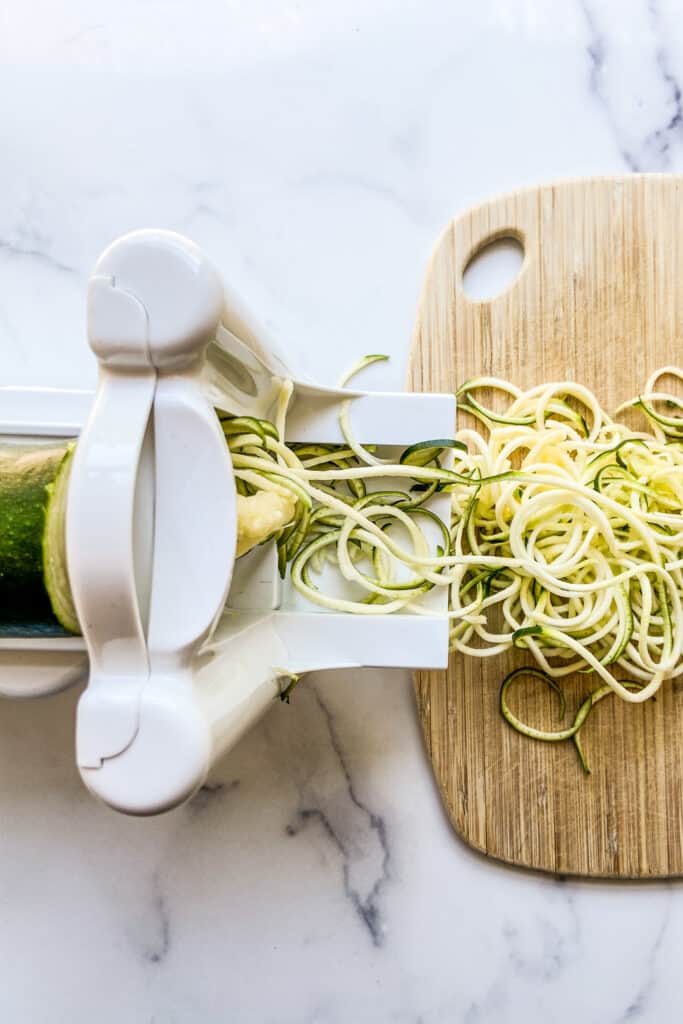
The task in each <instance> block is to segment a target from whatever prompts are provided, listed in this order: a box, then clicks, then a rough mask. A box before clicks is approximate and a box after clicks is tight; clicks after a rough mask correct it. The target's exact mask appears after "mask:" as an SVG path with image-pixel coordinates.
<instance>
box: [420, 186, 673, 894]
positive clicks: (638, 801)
mask: <svg viewBox="0 0 683 1024" xmlns="http://www.w3.org/2000/svg"><path fill="white" fill-rule="evenodd" d="M506 234H512V235H516V236H517V237H520V238H522V239H523V244H524V248H525V259H524V264H523V267H522V271H521V272H520V274H519V275H518V277H517V279H516V281H515V282H514V283H513V284H512V286H511V287H510V289H509V290H508V291H507V292H505V293H503V294H502V295H499V296H496V297H495V298H494V299H493V300H491V301H490V302H470V301H468V300H467V298H466V297H465V295H464V293H463V292H462V288H461V287H460V282H461V277H462V271H463V269H464V266H465V265H466V263H467V261H468V260H469V259H470V258H471V256H472V254H473V252H475V251H476V250H477V248H479V247H481V245H482V244H485V243H486V242H487V241H489V240H491V239H493V238H495V237H501V236H504V235H506ZM629 345H630V347H629ZM675 362H678V363H679V364H680V363H683V175H661V174H638V175H620V176H618V177H609V176H605V177H598V178H588V179H584V180H581V179H578V180H576V179H573V180H567V181H559V182H555V183H551V184H547V185H541V186H538V187H536V188H534V187H531V188H525V189H521V190H519V191H517V192H511V193H508V194H506V195H501V196H499V197H497V198H494V199H492V200H491V201H489V202H483V203H480V204H478V205H476V206H474V207H472V208H471V209H469V210H466V211H465V212H464V213H462V214H461V215H459V216H456V217H454V218H453V219H452V220H451V221H449V223H448V224H447V226H446V228H445V229H444V231H442V233H441V235H440V236H439V239H438V241H437V243H436V246H435V249H434V252H433V255H432V258H431V260H430V262H429V264H428V268H427V272H426V276H425V280H424V283H423V287H422V291H421V297H420V301H419V306H418V312H417V317H416V322H415V329H414V332H413V339H412V344H411V352H410V357H409V386H410V387H411V388H412V389H413V390H417V391H427V390H430V391H455V390H456V389H457V386H458V384H459V383H462V381H463V380H466V379H467V378H468V377H470V376H473V375H475V374H477V375H478V374H482V373H486V374H497V375H499V376H505V377H508V378H510V379H512V380H516V382H517V383H519V384H522V385H526V386H531V385H532V384H534V383H538V382H540V381H542V380H551V379H557V378H558V377H561V378H567V377H569V378H572V379H576V380H580V381H582V382H583V383H585V384H587V385H588V386H589V387H591V388H593V389H594V390H595V391H596V392H597V394H598V395H599V397H600V398H601V400H602V401H603V403H604V404H605V405H607V407H608V408H609V407H613V405H615V404H616V403H617V402H618V401H622V400H623V399H624V398H627V397H629V395H631V394H633V393H637V390H638V384H639V383H640V382H642V381H643V380H644V379H645V378H646V376H647V375H649V374H650V373H651V372H652V371H653V370H655V369H656V368H657V367H659V366H664V365H667V364H671V363H675ZM504 673H505V668H504V667H503V662H501V661H499V659H497V658H496V659H486V660H484V661H478V662H477V665H476V672H475V671H473V670H472V666H471V664H470V665H468V662H467V660H466V659H451V664H450V665H449V669H448V671H447V672H442V673H436V672H418V673H416V674H415V691H416V698H417V704H418V711H419V716H420V719H421V724H422V730H423V735H424V739H425V744H426V748H427V752H428V754H429V756H430V758H431V762H432V767H433V770H434V775H435V778H436V782H437V785H438V788H439V790H440V792H441V795H442V799H443V802H444V805H445V808H446V811H447V813H448V817H449V819H450V821H451V824H452V826H453V828H454V830H455V831H456V833H457V834H458V836H459V837H460V838H461V839H462V840H463V841H464V842H465V843H466V844H467V845H468V846H470V847H471V848H473V849H474V850H475V851H477V852H478V853H481V854H484V855H486V856H488V857H491V858H493V859H495V860H498V861H501V862H504V863H506V864H510V865H514V866H516V867H525V868H529V869H532V870H538V871H546V872H548V871H549V872H554V873H559V874H562V875H574V876H589V877H602V878H610V877H611V878H615V877H616V878H624V879H626V878H630V879H634V878H639V879H647V878H649V879H656V878H668V877H675V876H680V875H683V771H681V769H680V767H679V766H680V765H681V764H683V700H681V697H683V687H681V692H680V694H678V695H677V694H676V692H674V691H675V690H677V689H678V688H677V687H676V686H674V685H673V684H672V685H671V686H669V687H668V688H667V689H666V690H665V691H662V694H661V698H658V700H657V701H656V702H654V701H652V702H649V704H648V705H645V706H642V705H639V706H638V709H637V711H636V712H635V713H634V712H633V709H632V708H628V709H627V708H625V707H624V706H620V707H618V706H617V705H620V704H621V702H618V701H612V702H611V707H609V708H607V707H606V708H604V709H602V710H601V711H600V712H599V714H598V713H597V712H596V714H595V721H593V722H592V723H591V724H590V729H591V732H590V744H591V749H592V751H593V757H594V759H595V762H596V763H595V771H594V774H593V775H592V776H590V777H588V778H587V779H584V778H583V777H582V776H581V774H580V773H579V770H578V768H577V764H576V763H575V761H574V760H573V759H572V758H571V756H569V755H570V754H571V751H561V750H559V749H556V748H560V747H562V746H563V745H562V744H553V745H552V747H553V748H554V749H553V750H548V749H547V748H548V747H549V746H550V745H549V744H534V743H531V742H530V741H528V740H525V739H524V737H520V736H517V735H516V734H513V733H511V730H510V729H509V728H507V727H506V726H505V725H504V723H503V722H502V721H501V720H500V716H499V713H498V706H497V686H498V682H499V680H500V678H501V677H502V675H504ZM539 748H540V749H539ZM563 753H564V754H566V755H567V756H566V757H563V756H560V755H562V754H563ZM513 755H514V756H513Z"/></svg>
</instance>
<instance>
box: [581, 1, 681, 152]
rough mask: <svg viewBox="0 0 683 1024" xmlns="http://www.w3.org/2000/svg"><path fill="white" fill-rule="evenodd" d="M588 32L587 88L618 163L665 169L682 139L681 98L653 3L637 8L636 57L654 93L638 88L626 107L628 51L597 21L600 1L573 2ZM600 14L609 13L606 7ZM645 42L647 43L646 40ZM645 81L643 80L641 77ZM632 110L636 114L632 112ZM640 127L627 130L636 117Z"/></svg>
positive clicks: (631, 72)
mask: <svg viewBox="0 0 683 1024" xmlns="http://www.w3.org/2000/svg"><path fill="white" fill-rule="evenodd" d="M579 2H580V6H581V9H582V11H583V14H584V17H585V21H586V25H587V28H588V32H589V36H590V39H589V43H588V45H587V47H586V52H587V54H588V58H589V61H590V76H589V88H590V92H591V94H592V95H593V96H594V97H595V98H596V99H597V100H598V101H599V103H600V104H601V106H602V107H603V109H604V112H605V115H606V118H607V122H608V125H609V128H610V131H611V132H612V134H613V135H614V138H615V141H616V143H617V145H618V147H619V151H620V153H621V156H622V159H623V160H624V163H625V164H626V166H627V167H628V168H629V170H631V171H666V170H668V169H669V168H670V167H671V164H672V149H673V147H674V145H675V144H676V143H681V142H683V102H682V98H681V87H680V85H679V82H678V79H677V77H676V75H675V74H674V72H673V70H672V66H671V61H670V58H669V55H668V52H667V50H666V48H665V47H664V44H663V41H662V28H661V25H660V19H659V10H658V6H657V4H656V3H655V0H650V2H649V3H647V5H646V6H645V7H643V10H642V14H643V15H644V16H645V24H644V25H643V26H641V28H640V32H641V34H642V35H643V36H644V37H645V38H644V46H643V48H642V52H641V49H640V47H639V48H638V49H637V51H634V52H635V53H637V56H638V59H639V61H643V62H645V63H648V62H649V65H650V70H651V71H652V80H653V81H654V83H655V91H654V93H653V92H652V90H650V91H649V92H647V90H645V91H644V90H643V89H642V87H641V88H640V89H639V91H638V92H637V93H636V94H635V96H634V97H633V102H632V103H631V105H630V106H629V104H628V103H624V102H623V100H624V95H625V94H626V97H627V98H628V93H627V89H626V88H625V86H626V83H627V82H628V81H629V80H630V79H631V78H633V79H634V80H636V81H638V77H637V75H636V71H637V70H638V69H637V68H635V67H634V66H633V65H632V58H633V53H631V52H630V51H628V50H626V51H624V50H623V49H619V46H618V44H617V43H616V41H615V39H614V38H613V37H612V36H611V34H610V32H609V31H608V30H605V29H604V28H603V27H602V26H601V23H600V13H601V11H602V10H603V5H602V4H600V3H593V2H588V0H579ZM606 13H609V11H607V12H606ZM648 43H649V44H650V45H649V46H648V45H647V44H648ZM645 81H647V79H645ZM634 110H636V111H637V112H638V115H639V116H634V113H633V112H634ZM643 118H644V124H647V125H650V126H652V127H649V128H647V129H645V128H644V125H642V126H641V127H640V130H636V131H635V133H631V132H630V131H629V129H630V128H631V127H632V125H633V124H634V123H635V124H636V128H637V127H638V120H641V121H642V120H643Z"/></svg>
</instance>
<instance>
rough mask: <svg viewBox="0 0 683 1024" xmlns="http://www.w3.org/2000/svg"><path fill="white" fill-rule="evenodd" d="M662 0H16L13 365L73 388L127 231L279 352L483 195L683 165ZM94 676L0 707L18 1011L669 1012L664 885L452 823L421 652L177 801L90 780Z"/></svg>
mask: <svg viewBox="0 0 683 1024" xmlns="http://www.w3.org/2000/svg"><path fill="white" fill-rule="evenodd" d="M682 62H683V18H681V17H680V8H679V5H678V4H676V2H675V0H567V2H566V3H557V2H555V0H518V2H515V0H478V2H476V3H475V2H472V0H469V2H467V3H464V2H453V0H420V2H417V0H415V2H404V3H403V2H402V3H398V2H392V0H345V2H344V3H339V2H332V0H300V2H297V0H290V2H287V3H280V2H277V0H252V2H251V3H245V2H242V3H240V2H239V0H197V2H195V3H189V2H188V0H145V2H141V0H120V2H119V3H118V4H115V5H112V4H108V3H104V2H103V0H63V2H62V3H59V4H55V3H51V2H50V0H40V2H38V3H34V4H20V3H11V4H10V3H6V4H5V5H3V8H2V10H1V11H0V139H1V147H0V152H1V154H2V156H1V159H0V347H1V350H2V355H3V362H4V365H5V367H6V368H7V367H11V373H9V374H8V376H6V377H5V381H6V382H8V383H45V384H48V383H58V384H71V385H79V384H89V383H91V382H92V379H93V367H92V363H91V361H90V358H89V356H88V355H87V354H86V349H85V345H84V342H83V337H84V319H83V314H84V284H85V280H86V277H87V274H88V271H89V269H90V267H91V265H92V263H93V260H94V259H95V258H96V256H97V255H98V253H99V251H100V250H101V249H102V248H103V246H104V245H105V244H106V243H108V242H109V241H110V240H111V239H112V238H113V237H115V236H116V235H118V234H121V233H122V232H124V231H126V230H128V229H131V228H134V227H141V226H163V227H169V228H174V229H176V230H180V231H182V232H184V233H186V234H189V235H191V236H192V237H193V238H195V239H196V241H198V242H199V243H200V244H201V245H202V246H204V247H205V248H206V249H207V250H208V252H209V253H210V254H211V256H212V257H213V258H214V260H215V262H216V263H217V264H218V266H219V267H220V269H221V270H222V271H223V273H224V274H225V275H226V276H228V277H229V278H230V280H231V282H232V284H233V285H234V287H235V288H237V289H238V290H240V291H242V292H243V293H244V295H245V296H246V297H247V298H248V300H249V301H250V302H251V304H252V305H253V306H254V307H255V308H256V309H258V310H259V311H260V313H261V314H262V316H263V318H264V319H265V320H266V321H267V323H268V325H269V327H270V328H271V330H272V332H273V334H274V335H275V336H276V337H277V338H279V339H280V341H281V343H282V345H283V346H284V347H285V348H286V349H287V350H288V352H289V353H290V355H291V359H292V362H293V363H294V365H295V366H298V367H303V368H305V370H306V371H307V372H308V373H309V374H311V375H313V376H317V377H318V378H320V379H321V380H322V381H331V380H332V379H333V378H334V377H335V376H336V375H337V373H338V371H339V370H340V368H342V367H343V366H344V365H345V364H347V363H348V362H349V361H350V359H351V358H352V357H355V356H356V355H358V354H359V353H363V352H367V351H377V350H380V351H386V352H390V353H392V355H393V357H394V360H393V362H392V364H391V367H390V369H389V370H388V371H387V376H386V377H385V380H387V381H388V383H389V385H392V386H393V385H395V386H397V387H400V386H401V385H402V381H403V378H404V372H405V362H406V355H407V347H408V340H409V335H410V330H411V322H412V318H413V314H414V310H415V305H416V300H417V294H418V290H419V286H420V282H421V278H422V274H423V271H424V268H425V265H426V261H427V259H428V256H429V253H430V248H431V245H432V243H433V242H434V240H435V239H436V237H437V235H438V233H439V231H440V230H441V228H442V226H443V225H444V224H445V222H446V221H447V219H448V218H449V217H450V216H451V215H453V214H454V213H456V212H457V211H459V210H461V209H462V208H463V207H464V206H466V205H467V204H468V203H470V202H472V201H475V200H478V199H481V198H485V197H487V196H488V195H490V194H492V193H495V192H498V191H501V190H505V189H509V188H512V187H516V186H519V185H524V184H533V183H536V182H538V181H541V180H548V179H553V178H557V177H566V176H573V175H582V174H591V173H605V172H607V173H609V172H614V171H625V170H628V169H629V168H630V169H632V170H637V169H642V170H666V169H679V170H680V169H681V168H682V167H683V145H682V143H683V112H682V101H681V92H680V87H679V81H683V78H679V75H683V64H682ZM76 699H77V694H74V693H67V694H64V695H62V696H59V697H57V698H53V699H50V700H44V701H41V702H34V703H19V702H4V703H3V705H2V707H1V708H0V712H1V714H0V815H1V820H2V827H1V828H0V866H1V870H0V908H1V914H0V954H1V960H2V966H3V970H2V985H1V986H0V1019H1V1020H2V1021H7V1022H11V1024H24V1022H26V1024H29V1022H30V1024H54V1022H61V1021H65V1022H66V1021H68V1022H69V1024H91V1022H93V1021H98V1022H99V1024H114V1022H116V1024H119V1022H133V1024H138V1022H140V1024H186V1022H187V1024H223V1022H231V1024H232V1022H237V1024H252V1022H253V1024H364V1022H395V1024H452V1022H467V1024H475V1022H491V1024H496V1022H512V1024H515V1022H517V1021H525V1022H526V1024H535V1022H543V1024H551V1022H555V1021H559V1022H565V1021H566V1022H569V1021H575V1020H580V1021H581V1022H582V1024H604V1022H614V1024H616V1022H619V1021H624V1022H626V1021H637V1020H641V1021H652V1022H657V1024H667V1022H669V1021H677V1020H679V1019H680V1011H679V1010H678V1009H676V1008H675V1007H676V1001H677V997H678V996H679V995H680V993H681V981H680V977H681V972H680V966H679V959H680V957H679V949H680V947H679V946H678V940H679V939H681V940H683V890H681V889H680V887H679V886H677V885H676V884H671V885H663V884H653V885H648V886H645V885H643V886H633V885H630V886H610V885H605V884H581V883H576V882H570V881H561V880H553V879H548V878H543V877H538V876H534V875H531V874H526V873H523V872H518V871H514V870H510V869H505V868H501V867H500V866H498V865H496V864H493V863H488V862H486V861H485V860H484V859H482V858H480V857H479V856H477V855H475V854H473V853H471V852H470V851H469V850H468V849H467V848H465V847H464V846H463V845H462V843H460V841H459V840H457V839H456V838H455V837H454V835H453V834H452V833H451V831H450V828H449V826H448V825H447V822H446V820H445V816H444V814H443V812H442V810H441V806H440V803H439V800H438V798H437V794H436V791H435V787H434V785H433V782H432V777H431V773H430V770H429V767H428V764H427V761H426V758H425V755H424V753H423V750H422V745H421V738H420V735H419V731H418V726H417V722H416V715H415V708H414V703H413V699H412V694H411V688H410V681H409V678H408V675H407V674H406V673H401V672H394V673H378V672H366V673H354V674H353V677H351V676H350V675H349V674H345V673H343V672H340V673H332V674H330V675H328V676H326V677H324V678H322V677H318V678H314V679H311V681H310V682H309V683H308V685H306V686H305V687H304V688H302V689H301V690H300V692H299V693H298V694H297V699H296V700H295V701H294V702H293V703H292V705H291V706H289V707H287V706H285V705H282V706H280V705H278V706H277V707H274V709H273V711H272V713H271V714H270V715H269V716H268V717H267V719H266V720H265V721H263V723H262V724H261V725H260V726H258V727H257V728H256V729H255V730H254V731H253V732H252V733H251V734H249V735H248V736H247V737H246V738H245V739H244V740H243V741H242V742H241V744H240V745H239V747H238V748H237V750H236V751H235V752H234V753H233V754H232V755H231V756H229V757H228V758H226V759H225V761H224V762H223V763H222V764H221V765H220V766H219V767H218V769H217V770H216V771H215V773H214V776H213V778H212V781H211V785H210V786H209V787H207V788H206V789H205V790H204V791H202V792H201V793H200V794H199V796H198V797H197V798H196V799H195V800H193V801H192V802H191V804H189V805H188V806H186V807H184V808H182V809H180V810H178V811H176V812H173V813H171V814H168V815H166V816H164V817H161V818H158V819H155V820H133V819H128V818H124V817H121V816H118V815H116V814H114V813H113V812H110V811H108V810H105V809H103V808H102V807H100V806H98V805H97V804H96V803H95V802H94V801H93V800H92V799H91V798H90V797H89V796H88V795H87V794H86V793H85V791H84V790H83V788H82V786H81V784H80V782H79V779H78V776H77V773H76V770H75V768H74V765H73V753H72V751H73V717H74V707H75V702H76Z"/></svg>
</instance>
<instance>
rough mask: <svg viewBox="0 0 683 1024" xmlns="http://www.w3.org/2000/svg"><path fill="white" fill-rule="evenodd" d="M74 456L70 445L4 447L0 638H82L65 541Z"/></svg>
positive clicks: (0, 463)
mask: <svg viewBox="0 0 683 1024" xmlns="http://www.w3.org/2000/svg"><path fill="white" fill-rule="evenodd" d="M70 451H71V448H70V446H69V445H66V444H61V445H52V444H30V445H29V444H12V443H9V444H4V445H2V446H0V633H1V634H4V635H5V636H17V635H20V636H43V635H48V636H54V635H60V634H62V633H65V632H68V633H74V632H78V622H77V621H76V616H75V612H73V603H72V601H71V591H70V588H69V583H68V576H67V570H66V558H65V540H64V505H65V501H66V482H67V479H68V477H67V473H68V469H67V466H68V458H69V455H70ZM61 470H63V471H62V472H60V471H61ZM60 477H61V483H58V481H59V478H60ZM48 508H50V509H51V512H50V516H49V517H48ZM48 518H49V520H50V528H49V529H48ZM48 578H49V579H50V586H49V587H48V584H47V579H48Z"/></svg>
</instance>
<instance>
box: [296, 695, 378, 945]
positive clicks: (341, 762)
mask: <svg viewBox="0 0 683 1024" xmlns="http://www.w3.org/2000/svg"><path fill="white" fill-rule="evenodd" d="M309 691H310V692H311V693H312V694H313V697H314V700H315V702H316V704H317V707H318V709H319V711H320V712H321V713H322V716H323V720H324V723H325V726H326V729H327V732H328V734H329V741H330V747H331V749H332V751H333V752H334V755H335V757H336V760H337V762H338V766H339V769H340V770H341V773H342V777H343V780H344V784H345V790H346V795H347V796H348V798H349V801H350V803H351V809H352V810H353V812H354V816H355V818H356V819H358V820H350V818H349V813H348V809H345V810H343V812H342V813H341V814H340V813H339V811H338V809H334V808H332V807H330V808H325V807H323V806H320V805H319V804H318V805H312V804H311V803H310V802H308V803H306V802H304V804H303V806H301V807H300V808H299V810H298V812H297V819H296V823H293V824H290V825H288V826H287V829H286V832H287V835H289V836H292V837H293V836H296V835H298V834H299V832H300V831H301V829H302V827H303V826H305V825H306V824H308V823H309V822H311V821H313V822H316V823H317V824H318V825H319V826H320V827H321V829H322V831H323V833H324V834H325V836H327V838H328V839H329V840H330V842H331V843H332V844H333V846H334V848H335V849H336V851H337V852H338V853H339V855H340V856H341V859H342V873H343V879H344V894H345V896H346V897H347V899H348V900H349V901H350V902H351V904H352V906H353V908H354V910H355V911H356V913H357V914H358V916H359V918H360V919H361V921H362V922H363V924H364V926H365V928H366V929H367V931H368V934H369V936H370V938H371V940H372V944H373V946H376V947H380V946H382V944H383V942H384V938H385V933H386V927H385V924H384V919H383V916H382V910H381V906H380V896H381V894H382V890H383V889H384V886H385V885H386V883H387V882H388V880H389V878H390V877H391V875H390V862H391V851H390V846H389V839H388V835H387V828H386V824H385V822H384V819H383V818H382V817H381V815H379V814H377V813H376V812H375V811H373V810H372V809H371V808H370V807H368V805H367V804H366V803H365V802H364V801H363V800H361V798H360V797H359V796H358V793H357V791H356V787H355V784H354V781H353V779H352V777H351V773H350V770H349V766H348V763H347V759H346V757H345V755H344V751H343V749H342V745H341V742H340V739H339V735H338V732H337V729H336V727H335V721H334V716H333V714H332V712H331V711H330V709H329V707H328V706H327V704H326V703H325V701H324V700H323V699H322V697H321V696H320V693H319V692H318V690H317V689H316V688H315V687H314V686H310V687H309ZM335 810H336V813H335ZM345 826H348V832H349V834H348V835H347V834H346V833H347V828H345ZM368 853H369V856H368ZM368 868H369V869H370V870H369V871H368ZM366 874H369V876H370V877H369V879H367V878H366V877H364V876H365V875H366Z"/></svg>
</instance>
